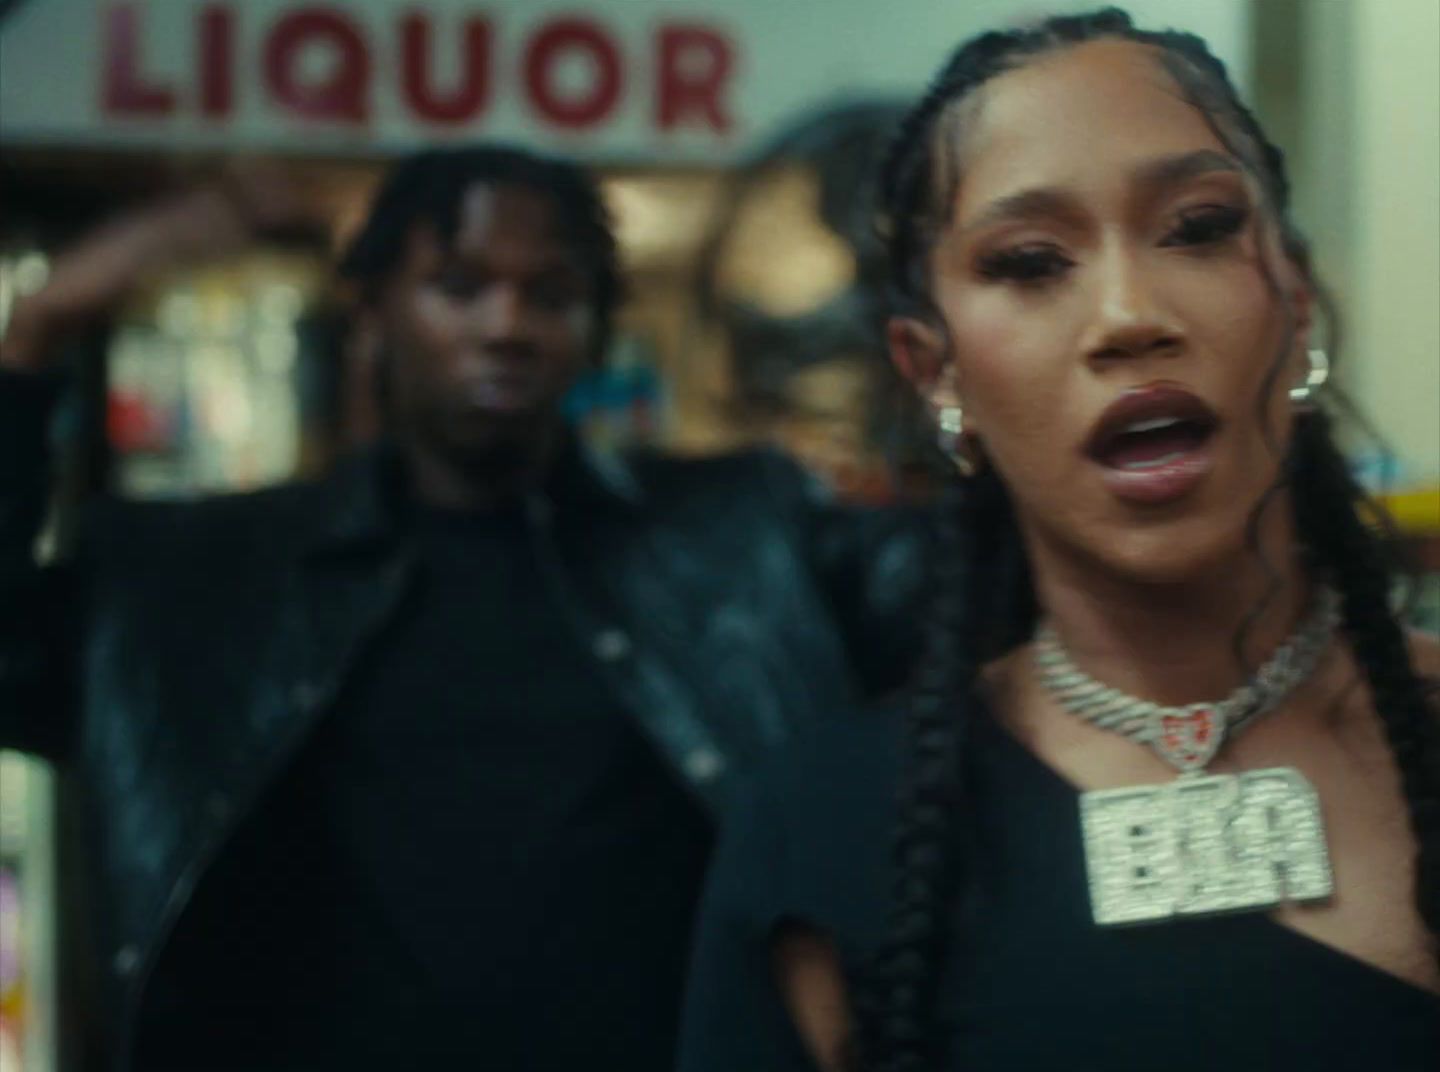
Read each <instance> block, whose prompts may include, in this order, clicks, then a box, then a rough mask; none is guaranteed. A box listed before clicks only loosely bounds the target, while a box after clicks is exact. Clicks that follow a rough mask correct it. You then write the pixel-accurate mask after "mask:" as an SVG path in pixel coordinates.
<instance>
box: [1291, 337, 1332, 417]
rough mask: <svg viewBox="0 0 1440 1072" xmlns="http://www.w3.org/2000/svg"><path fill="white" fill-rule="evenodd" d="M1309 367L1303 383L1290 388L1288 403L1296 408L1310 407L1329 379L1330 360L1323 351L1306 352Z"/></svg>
mask: <svg viewBox="0 0 1440 1072" xmlns="http://www.w3.org/2000/svg"><path fill="white" fill-rule="evenodd" d="M1305 356H1306V358H1307V359H1308V360H1309V363H1310V366H1309V368H1308V369H1307V370H1306V372H1305V382H1304V383H1301V384H1299V385H1297V386H1295V387H1292V388H1290V401H1291V402H1292V403H1294V404H1295V405H1297V406H1310V405H1314V403H1315V396H1316V395H1317V394H1319V393H1320V389H1321V388H1322V387H1324V386H1325V384H1326V383H1327V382H1328V381H1329V379H1330V358H1329V357H1328V356H1327V355H1326V353H1325V351H1324V350H1321V349H1318V348H1317V349H1314V350H1306V351H1305Z"/></svg>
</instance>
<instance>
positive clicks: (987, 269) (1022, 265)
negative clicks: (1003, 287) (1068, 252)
mask: <svg viewBox="0 0 1440 1072" xmlns="http://www.w3.org/2000/svg"><path fill="white" fill-rule="evenodd" d="M1074 263H1075V262H1074V261H1072V260H1071V259H1070V258H1069V257H1067V256H1065V254H1063V253H1061V252H1060V250H1059V249H1057V248H1056V247H1054V246H1041V245H1036V246H1016V247H1015V248H1013V249H1002V250H997V251H995V252H994V253H987V254H985V255H984V256H983V257H981V258H980V259H979V262H978V268H979V272H980V275H981V277H983V278H985V279H991V280H996V281H998V282H1008V283H1041V282H1045V281H1047V280H1050V279H1055V278H1058V277H1059V276H1061V275H1063V274H1064V273H1065V271H1066V270H1067V269H1069V268H1071V267H1073V266H1074Z"/></svg>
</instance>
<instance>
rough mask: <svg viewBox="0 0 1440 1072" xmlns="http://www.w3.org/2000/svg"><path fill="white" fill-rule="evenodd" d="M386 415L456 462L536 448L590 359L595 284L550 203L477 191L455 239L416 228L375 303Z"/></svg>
mask: <svg viewBox="0 0 1440 1072" xmlns="http://www.w3.org/2000/svg"><path fill="white" fill-rule="evenodd" d="M373 311H374V314H375V316H376V324H377V326H378V329H379V333H380V337H381V345H382V346H383V348H384V351H385V355H386V361H387V364H388V376H389V382H388V384H387V388H388V393H389V419H390V422H391V428H392V431H393V432H394V434H395V435H396V436H397V438H399V439H400V440H401V441H403V442H407V443H409V444H411V445H414V446H420V447H422V448H423V449H426V450H427V451H429V452H431V453H434V454H437V455H439V456H441V457H447V458H450V459H452V460H456V461H460V462H483V461H484V460H485V459H486V458H487V457H488V456H490V455H492V454H494V453H495V452H496V451H497V450H499V451H504V450H507V449H513V448H515V447H518V446H523V445H525V444H527V443H530V442H533V441H534V440H535V439H536V438H537V437H538V436H541V435H543V434H544V432H545V431H546V430H547V429H548V427H549V426H550V424H551V423H552V422H553V421H554V420H555V418H556V414H557V409H558V403H559V401H560V398H561V397H562V396H563V395H564V394H565V392H566V390H567V389H568V388H569V387H570V384H571V383H572V381H573V380H574V379H575V377H576V375H577V374H578V373H579V372H580V370H581V368H582V367H583V366H584V364H585V363H586V361H587V358H588V355H589V354H590V349H591V345H592V339H593V333H594V331H595V308H594V288H593V283H592V280H591V278H590V276H589V274H588V273H587V272H586V270H585V266H584V265H583V264H582V263H581V260H580V258H579V257H578V256H577V254H576V253H575V251H574V250H573V248H571V245H569V244H567V241H566V238H565V235H564V234H563V233H562V231H561V227H560V223H559V220H558V219H557V214H556V211H555V208H554V205H553V202H552V201H551V200H550V198H549V197H548V196H546V195H545V194H542V193H537V192H535V191H532V190H528V189H525V188H523V187H518V186H507V185H499V186H494V185H486V184H477V185H475V186H472V187H471V188H470V189H469V190H467V191H466V192H465V194H464V196H463V197H462V200H461V207H460V212H459V222H458V225H457V227H456V230H455V234H454V237H453V239H452V240H451V241H449V242H444V241H442V240H441V237H440V236H439V235H437V234H436V233H435V231H434V229H433V228H431V227H429V226H427V225H423V224H422V225H417V226H416V227H415V228H414V229H413V230H412V231H411V233H410V235H409V240H408V243H407V246H406V249H405V253H404V256H403V257H402V258H401V260H400V262H399V264H398V265H397V266H396V267H395V269H394V270H393V271H392V273H391V274H390V276H389V278H388V279H387V280H386V281H385V283H384V285H383V287H382V288H381V291H380V294H379V298H378V301H377V304H376V306H375V308H374V310H373Z"/></svg>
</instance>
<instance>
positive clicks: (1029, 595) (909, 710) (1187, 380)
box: [681, 10, 1440, 1072]
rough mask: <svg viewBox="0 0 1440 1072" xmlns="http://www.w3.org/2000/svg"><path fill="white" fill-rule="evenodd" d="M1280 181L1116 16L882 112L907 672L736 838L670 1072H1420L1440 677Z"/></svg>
mask: <svg viewBox="0 0 1440 1072" xmlns="http://www.w3.org/2000/svg"><path fill="white" fill-rule="evenodd" d="M1287 195H1288V189H1287V184H1286V179H1285V174H1284V166H1283V160H1282V157H1281V154H1280V152H1279V150H1277V149H1276V148H1275V147H1274V146H1272V145H1271V144H1270V143H1269V142H1268V141H1266V140H1265V137H1264V135H1263V134H1262V132H1261V131H1260V129H1259V127H1258V126H1257V124H1256V122H1255V120H1254V118H1253V117H1252V116H1251V115H1250V113H1249V112H1248V111H1247V110H1246V108H1245V107H1244V106H1243V105H1242V104H1241V103H1240V102H1239V100H1238V99H1237V98H1236V95H1235V93H1234V90H1233V89H1232V88H1231V86H1230V85H1229V83H1228V81H1227V80H1226V76H1225V72H1224V68H1223V67H1222V65H1221V64H1220V63H1219V62H1218V61H1216V60H1215V59H1214V58H1212V57H1211V56H1210V55H1209V53H1208V52H1207V51H1206V50H1205V48H1204V46H1203V44H1202V43H1201V42H1200V41H1199V40H1198V39H1196V38H1194V37H1191V36H1188V35H1181V34H1175V33H1147V32H1141V31H1138V30H1136V29H1134V28H1133V27H1132V25H1131V23H1130V21H1129V19H1128V18H1127V17H1126V16H1125V15H1124V14H1122V13H1120V12H1118V11H1115V10H1107V11H1104V12H1100V13H1097V14H1094V15H1089V16H1084V17H1070V18H1056V19H1051V20H1049V21H1047V22H1045V23H1043V24H1041V25H1039V26H1038V27H1036V28H1034V29H1031V30H1024V31H1016V32H1007V33H994V34H986V35H984V36H981V37H979V38H977V39H975V40H973V41H971V42H969V43H968V44H966V45H965V46H963V47H962V48H961V49H959V50H958V51H957V52H956V53H955V54H954V56H953V57H952V59H951V60H950V61H949V63H948V64H947V65H946V66H945V68H944V69H943V70H942V71H941V72H940V74H939V76H938V78H937V79H936V81H935V83H934V85H933V87H932V89H931V90H930V92H929V93H928V95H927V96H926V97H925V98H924V99H923V100H922V101H921V102H920V103H919V104H918V105H917V106H916V107H915V108H914V110H913V111H912V112H911V114H910V115H909V117H908V118H907V120H906V121H905V122H904V124H903V126H902V129H901V131H900V133H899V135H898V137H897V140H896V144H895V145H894V147H893V149H892V152H891V156H890V158H889V160H888V162H887V166H886V169H885V172H884V177H883V184H882V196H883V202H884V204H883V208H884V214H885V218H886V222H887V224H888V240H889V243H890V251H891V257H892V271H893V280H894V289H895V297H896V299H897V301H896V309H895V313H894V316H893V318H892V320H891V321H890V325H889V336H888V337H889V342H890V348H891V352H892V356H893V359H894V360H895V362H896V363H897V365H898V366H899V367H900V369H901V370H902V372H904V373H905V375H906V376H907V377H908V378H909V379H910V380H911V381H912V382H913V383H914V384H915V386H916V387H917V388H918V389H919V390H920V391H921V393H922V394H923V395H924V397H925V398H926V399H927V401H928V402H929V403H930V405H931V407H932V408H933V410H934V411H935V413H936V416H937V420H938V424H939V426H940V428H941V429H942V434H943V435H944V436H945V437H946V441H947V446H948V448H949V450H950V452H951V453H952V455H953V457H954V459H955V461H956V465H957V468H958V470H959V476H958V478H957V479H956V480H955V481H954V484H955V487H954V489H952V490H953V493H952V494H951V495H950V496H949V501H948V503H947V504H946V506H945V508H944V511H943V520H944V522H945V525H944V531H945V532H946V533H947V535H948V539H949V540H950V541H951V543H952V545H953V546H952V547H951V548H950V549H949V550H948V552H947V553H945V554H943V555H942V560H943V562H944V566H945V575H944V576H942V577H941V578H939V582H938V585H937V587H938V594H937V599H936V617H937V622H936V625H935V628H934V631H933V640H934V643H933V650H932V651H931V653H930V658H929V661H928V669H927V671H926V672H925V673H924V674H922V676H921V679H920V681H919V682H918V684H917V687H916V689H915V692H914V695H913V696H912V697H910V698H909V699H908V700H907V701H906V703H905V707H904V712H903V717H902V716H901V715H900V714H899V713H897V717H895V718H891V719H886V718H883V717H881V718H873V717H871V718H866V719H863V720H856V721H854V722H853V723H851V724H849V725H847V726H845V727H840V728H837V729H836V731H835V732H834V734H832V735H829V736H827V738H826V739H824V740H817V741H813V742H808V743H807V746H806V747H805V748H804V749H803V750H801V751H800V752H798V753H797V754H795V755H792V756H791V757H790V759H789V764H788V766H786V767H785V768H783V769H778V768H777V772H776V774H775V776H773V777H770V778H767V779H765V780H763V781H762V783H761V784H760V785H759V786H758V787H757V790H756V799H755V801H754V803H753V806H752V809H751V813H750V816H749V818H748V819H746V820H743V821H741V822H740V823H738V824H736V826H735V827H734V828H733V829H732V831H731V834H730V837H729V841H728V844H727V845H726V846H725V847H724V848H723V849H722V853H721V856H720V858H719V860H718V862H717V863H716V865H715V871H714V873H713V875H712V879H711V888H710V892H709V895H708V898H707V902H706V908H705V916H704V920H703V923H702V937H701V941H700V945H699V948H698V950H697V953H696V961H695V965H694V969H693V971H694V975H693V986H692V991H691V994H690V997H689V1007H688V1010H687V1023H686V1027H685V1031H684V1043H683V1048H682V1057H681V1068H682V1070H683V1072H710V1070H716V1072H719V1070H725V1072H734V1070H736V1069H746V1070H750V1069H756V1070H758V1069H765V1070H775V1072H783V1070H790V1069H797V1070H798V1069H807V1068H819V1069H824V1070H826V1072H831V1070H835V1072H840V1070H845V1072H850V1070H860V1069H863V1070H865V1072H876V1070H887V1072H889V1070H901V1069H952V1068H953V1069H967V1070H970V1069H1031V1068H1042V1069H1049V1068H1065V1069H1103V1070H1106V1072H1113V1070H1117V1069H1131V1068H1134V1069H1165V1070H1174V1069H1237V1070H1238V1069H1245V1070H1249V1069H1260V1068H1264V1069H1270V1070H1289V1069H1296V1070H1299V1069H1305V1070H1307V1072H1314V1070H1316V1069H1325V1068H1336V1069H1340V1068H1344V1069H1357V1068H1365V1069H1371V1068H1374V1069H1380V1068H1384V1069H1387V1070H1397V1069H1421V1068H1424V1069H1432V1068H1435V1067H1440V1065H1437V1064H1435V1063H1432V1062H1434V1061H1435V1060H1436V1058H1437V1056H1440V1002H1437V1000H1436V995H1437V993H1440V967H1437V956H1436V943H1435V936H1436V934H1437V932H1440V716H1437V712H1436V709H1435V707H1434V706H1432V701H1431V699H1430V698H1429V694H1428V693H1427V691H1426V685H1425V679H1426V675H1432V674H1434V673H1435V672H1436V669H1437V667H1440V653H1437V645H1436V644H1435V643H1434V642H1433V641H1431V640H1426V639H1420V638H1407V637H1406V635H1405V634H1404V632H1403V631H1402V629H1401V628H1400V626H1399V625H1398V624H1397V623H1396V620H1395V618H1394V617H1393V615H1392V613H1391V611H1390V609H1389V605H1388V602H1387V597H1388V593H1389V592H1390V588H1391V586H1390V577H1389V574H1388V572H1387V569H1386V565H1385V562H1384V559H1383V556H1382V554H1381V553H1380V548H1379V545H1378V544H1377V542H1376V540H1375V538H1374V537H1373V536H1372V534H1371V533H1370V532H1369V531H1368V530H1367V528H1366V526H1365V524H1364V523H1363V521H1362V517H1364V516H1365V514H1364V510H1365V509H1366V508H1365V507H1364V505H1363V504H1362V502H1361V499H1360V495H1359V492H1358V491H1357V489H1356V487H1355V485H1354V483H1353V482H1352V481H1351V479H1350V477H1349V476H1348V475H1347V471H1346V468H1345V466H1344V464H1343V462H1342V460H1341V458H1340V456H1339V455H1338V453H1337V451H1336V450H1335V448H1334V446H1333V445H1332V442H1331V436H1330V430H1329V423H1328V420H1327V418H1326V416H1325V414H1324V411H1323V406H1322V404H1321V403H1322V397H1321V396H1322V395H1323V392H1322V391H1321V387H1322V386H1323V380H1324V375H1325V370H1326V367H1327V366H1326V362H1325V359H1324V355H1323V354H1322V353H1320V352H1318V351H1317V350H1316V349H1315V348H1314V343H1313V342H1312V336H1313V335H1316V334H1317V333H1318V332H1317V330H1316V328H1315V326H1314V325H1315V320H1316V308H1317V304H1318V303H1317V290H1316V284H1315V281H1314V280H1313V279H1312V277H1311V273H1310V270H1309V264H1308V260H1307V257H1306V253H1305V247H1304V245H1303V242H1302V240H1301V239H1300V238H1299V237H1298V235H1297V234H1296V232H1295V230H1294V228H1293V227H1292V225H1291V223H1290V221H1289V219H1288V217H1287V215H1286V202H1287ZM902 724H903V732H902V731H901V730H899V729H898V728H897V727H898V726H900V725H902ZM896 786H898V787H899V792H898V794H897V793H896Z"/></svg>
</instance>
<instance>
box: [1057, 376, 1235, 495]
mask: <svg viewBox="0 0 1440 1072" xmlns="http://www.w3.org/2000/svg"><path fill="white" fill-rule="evenodd" d="M1219 427H1220V419H1219V417H1218V416H1217V415H1216V413H1215V411H1214V410H1213V409H1211V408H1210V406H1208V405H1207V404H1206V403H1205V402H1204V401H1203V400H1202V399H1201V398H1200V397H1199V396H1198V395H1195V394H1193V393H1191V392H1190V391H1187V390H1185V389H1184V388H1183V387H1180V386H1178V385H1175V384H1168V383H1157V384H1150V385H1147V386H1145V387H1138V388H1135V389H1134V390H1131V391H1126V392H1125V393H1124V394H1123V395H1121V396H1120V397H1119V398H1117V399H1116V400H1115V401H1114V402H1112V403H1111V404H1110V405H1109V406H1108V407H1106V409H1105V412H1104V413H1102V414H1101V415H1100V420H1099V421H1098V422H1097V423H1096V426H1095V429H1094V431H1093V432H1092V433H1091V435H1090V438H1089V439H1088V440H1087V441H1086V446H1085V454H1086V456H1087V457H1089V458H1090V459H1091V460H1092V461H1094V462H1096V463H1097V464H1099V465H1100V466H1101V467H1102V468H1103V469H1104V475H1105V483H1106V485H1107V486H1108V487H1109V488H1110V490H1111V491H1112V492H1114V493H1115V494H1116V495H1117V496H1118V497H1119V498H1122V499H1125V500H1127V501H1129V502H1135V503H1144V504H1148V505H1155V504H1163V503H1169V502H1174V501H1175V500H1177V499H1180V498H1182V497H1184V496H1185V495H1187V494H1189V493H1190V492H1191V491H1193V490H1194V488H1195V487H1196V486H1197V485H1198V484H1199V483H1200V481H1201V480H1202V479H1203V478H1204V477H1205V475H1206V474H1207V473H1209V471H1210V469H1211V465H1212V458H1211V454H1210V451H1209V450H1208V449H1207V448H1208V447H1209V444H1210V441H1211V439H1212V438H1213V437H1214V435H1215V433H1216V431H1217V430H1218V429H1219Z"/></svg>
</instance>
